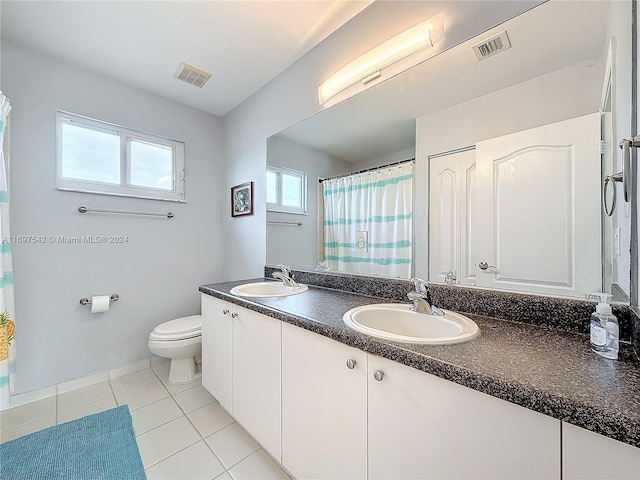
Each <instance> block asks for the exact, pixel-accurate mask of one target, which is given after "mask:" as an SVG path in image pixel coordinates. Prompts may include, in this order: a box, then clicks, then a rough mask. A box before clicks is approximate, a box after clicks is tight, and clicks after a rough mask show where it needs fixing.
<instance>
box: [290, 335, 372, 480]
mask: <svg viewBox="0 0 640 480" xmlns="http://www.w3.org/2000/svg"><path fill="white" fill-rule="evenodd" d="M349 360H351V361H353V363H349V365H347V361H349ZM349 367H352V368H349ZM366 405H367V354H366V353H364V352H362V351H361V350H357V349H355V348H351V347H347V346H346V345H343V344H341V343H338V342H336V341H334V340H330V339H328V338H326V337H323V336H321V335H318V334H315V333H312V332H308V331H306V330H303V329H301V328H298V327H294V326H292V325H288V324H286V323H285V324H283V325H282V463H283V465H285V466H286V468H287V470H289V471H290V472H291V473H292V474H293V475H294V477H295V478H297V479H299V480H305V479H312V478H315V479H332V480H338V479H350V480H356V479H365V478H366V476H367V408H366Z"/></svg>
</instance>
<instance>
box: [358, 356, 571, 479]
mask: <svg viewBox="0 0 640 480" xmlns="http://www.w3.org/2000/svg"><path fill="white" fill-rule="evenodd" d="M368 363H369V375H368V387H369V402H368V417H369V422H368V446H369V447H368V448H369V478H370V479H390V478H393V479H416V478H420V479H445V478H446V479H470V478H473V479H481V478H486V479H499V478H502V479H509V480H516V479H542V478H544V479H547V480H548V479H553V478H558V479H559V478H560V421H559V420H556V419H553V418H551V417H547V416H545V415H542V414H540V413H536V412H533V411H531V410H528V409H526V408H523V407H520V406H518V405H514V404H511V403H509V402H506V401H504V400H500V399H497V398H495V397H491V396H490V395H486V394H484V393H481V392H478V391H476V390H472V389H470V388H466V387H463V386H461V385H458V384H455V383H453V382H450V381H448V380H444V379H441V378H439V377H436V376H434V375H430V374H427V373H424V372H420V371H418V370H415V369H413V368H410V367H407V366H405V365H401V364H399V363H397V362H393V361H391V360H387V359H384V358H380V357H376V356H373V355H369V362H368Z"/></svg>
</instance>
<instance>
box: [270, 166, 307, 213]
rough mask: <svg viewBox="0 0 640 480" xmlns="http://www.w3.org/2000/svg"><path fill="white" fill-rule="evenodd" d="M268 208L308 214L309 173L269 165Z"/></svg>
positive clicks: (275, 210)
mask: <svg viewBox="0 0 640 480" xmlns="http://www.w3.org/2000/svg"><path fill="white" fill-rule="evenodd" d="M267 210H269V211H271V212H285V213H300V214H306V213H307V174H306V173H304V172H298V171H297V170H291V169H289V168H282V167H272V166H267Z"/></svg>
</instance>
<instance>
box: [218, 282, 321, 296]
mask: <svg viewBox="0 0 640 480" xmlns="http://www.w3.org/2000/svg"><path fill="white" fill-rule="evenodd" d="M307 290H309V287H307V286H306V285H299V286H297V287H287V286H286V285H285V284H284V283H282V282H255V283H245V284H244V285H238V286H237V287H233V288H232V289H231V292H230V293H231V295H237V296H238V297H263V298H265V297H287V296H289V295H297V294H298V293H302V292H306V291H307Z"/></svg>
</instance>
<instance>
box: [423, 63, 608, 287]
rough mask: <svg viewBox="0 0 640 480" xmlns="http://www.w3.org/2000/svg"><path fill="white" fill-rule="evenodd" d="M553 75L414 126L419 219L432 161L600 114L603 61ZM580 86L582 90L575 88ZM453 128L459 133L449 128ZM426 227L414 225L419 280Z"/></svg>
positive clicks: (425, 265)
mask: <svg viewBox="0 0 640 480" xmlns="http://www.w3.org/2000/svg"><path fill="white" fill-rule="evenodd" d="M592 63H593V62H591V61H587V62H582V63H579V64H577V65H573V66H570V67H567V68H563V69H561V70H557V71H555V72H551V73H549V74H546V75H542V76H540V77H536V78H533V79H531V80H529V81H526V82H522V83H520V84H517V85H514V86H512V87H509V88H505V89H502V90H498V91H497V92H494V93H491V94H489V95H484V96H482V97H479V98H475V99H473V100H470V101H468V102H465V103H461V104H460V105H456V106H454V107H451V108H447V109H445V110H440V111H439V112H435V113H432V114H429V115H425V116H423V117H419V118H418V119H417V121H416V170H415V175H416V188H415V205H416V207H415V218H428V213H429V188H428V185H429V182H428V178H429V177H428V174H429V172H428V157H429V155H433V154H436V153H442V152H446V151H449V150H454V149H457V148H462V147H466V146H470V145H475V143H476V142H479V141H481V140H487V139H489V138H493V137H498V136H501V135H506V134H509V133H513V132H518V131H521V130H526V129H529V128H534V127H538V126H541V125H546V124H548V123H553V122H559V121H561V120H567V119H569V118H574V117H579V116H581V115H586V114H588V113H593V112H597V111H598V108H599V100H600V87H601V85H600V81H601V68H600V66H601V65H600V62H599V60H598V61H596V62H595V63H593V65H592V66H590V65H591V64H592ZM576 85H580V88H576ZM452 125H455V128H451V126H452ZM427 235H428V225H427V222H416V225H415V242H416V248H415V252H416V254H415V262H416V264H415V274H416V276H418V277H421V278H427V277H428V275H427V268H428V252H427V250H428V246H429V243H428V236H427Z"/></svg>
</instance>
